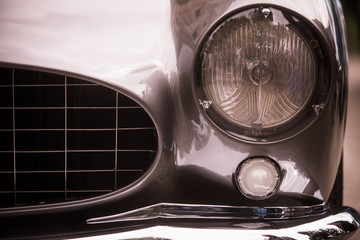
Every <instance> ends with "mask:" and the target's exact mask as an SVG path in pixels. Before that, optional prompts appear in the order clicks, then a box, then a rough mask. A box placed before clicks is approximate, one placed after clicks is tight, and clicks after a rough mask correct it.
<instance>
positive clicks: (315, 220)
mask: <svg viewBox="0 0 360 240" xmlns="http://www.w3.org/2000/svg"><path fill="white" fill-rule="evenodd" d="M249 6H265V7H267V6H271V7H277V8H280V9H287V11H291V12H294V13H295V14H297V15H298V16H300V17H301V18H302V19H304V20H306V21H307V22H308V23H309V24H311V25H312V26H313V28H314V29H315V30H316V31H317V32H318V33H319V34H320V35H321V37H322V39H323V41H324V43H325V44H326V47H327V50H328V51H329V56H330V57H331V59H330V62H331V69H329V72H331V73H333V75H332V76H333V77H332V79H329V81H332V88H331V91H330V94H329V96H328V99H327V102H325V107H324V109H323V111H322V112H321V114H320V115H319V116H318V117H317V118H316V119H315V120H314V121H313V122H312V123H311V124H310V125H309V126H307V127H306V128H304V129H302V130H301V131H299V132H298V133H297V134H295V135H294V136H291V137H288V138H286V139H281V140H278V141H273V142H262V143H256V142H249V141H242V140H239V139H236V138H233V137H230V136H229V135H227V134H226V133H224V132H223V131H221V129H219V128H217V127H216V126H214V124H212V123H211V121H209V119H208V118H207V117H206V116H205V115H204V113H203V109H202V108H201V106H199V104H198V100H199V99H198V98H197V97H196V94H195V90H194V88H195V87H194V81H197V80H196V79H195V78H196V76H195V74H194V68H195V63H196V61H197V59H198V52H199V49H200V48H201V43H202V41H203V40H204V38H205V36H206V34H208V33H209V31H210V30H211V29H212V28H214V26H215V25H216V24H217V23H218V22H219V21H220V20H221V19H224V18H225V17H226V16H230V15H231V14H232V13H233V12H238V11H240V10H242V9H244V8H248V7H249ZM195 10H198V14H195V13H194V12H195ZM343 23H344V20H343V15H342V10H341V6H340V3H339V1H335V0H315V1H314V0H305V1H301V2H299V1H295V0H293V1H288V0H280V1H279V0H278V1H274V0H264V1H260V2H259V1H257V0H235V1H230V0H229V1H201V0H196V1H181V0H179V1H169V0H152V1H149V0H134V1H117V0H108V1H100V0H78V1H68V0H64V1H55V0H38V1H17V0H15V1H14V0H1V1H0V62H1V63H2V65H3V66H22V67H25V68H27V69H41V70H44V71H49V72H55V73H65V74H68V75H69V76H74V77H78V78H82V79H86V80H88V81H92V82H96V83H98V84H100V85H104V86H106V87H108V88H111V89H114V90H116V91H119V92H121V93H122V94H124V95H126V96H128V97H130V98H131V99H133V100H135V101H136V102H137V103H139V104H140V105H141V106H142V107H143V108H144V109H145V110H146V111H147V112H148V114H149V115H150V116H151V118H152V120H153V122H154V124H155V126H156V129H157V133H158V142H159V144H158V151H157V156H156V159H155V161H154V163H153V164H152V166H151V168H150V169H149V170H148V171H147V172H146V173H145V174H144V175H143V176H142V177H141V178H140V179H139V180H137V181H136V182H134V183H133V184H131V185H129V186H127V187H126V188H124V189H121V190H118V191H115V192H112V193H110V194H107V195H104V196H100V197H96V198H91V199H87V200H81V201H75V202H69V203H60V204H49V205H45V206H34V207H20V208H14V209H2V210H0V219H1V223H2V224H6V226H7V227H6V229H4V230H5V234H4V236H5V237H6V238H18V237H35V238H39V237H40V238H42V237H44V238H45V237H58V238H83V237H89V236H90V238H91V236H95V237H96V239H99V238H98V237H100V235H101V236H102V237H104V239H105V238H106V237H108V238H110V239H113V238H114V239H135V238H136V239H137V238H140V239H142V238H146V237H150V238H154V239H158V238H160V239H194V236H196V238H199V239H202V238H204V239H205V238H206V239H218V238H227V239H235V238H238V237H239V236H240V237H243V236H246V237H244V238H246V239H313V238H311V237H312V236H313V237H314V236H323V238H324V239H327V238H331V237H332V236H339V237H344V236H350V235H351V234H352V232H354V231H355V230H356V229H357V228H358V227H359V226H360V220H359V215H358V213H357V212H355V211H353V210H352V209H351V208H341V209H332V208H331V206H330V205H328V204H327V203H328V201H329V199H330V196H331V192H332V189H333V186H334V182H335V179H336V176H337V172H338V169H339V168H340V166H341V159H342V149H343V144H342V143H343V138H344V133H345V131H344V130H345V120H346V96H347V95H346V94H347V68H348V65H347V50H346V39H345V32H344V25H343ZM319 104H320V103H319ZM253 156H266V157H270V158H271V159H274V160H275V161H276V162H277V163H278V164H279V166H280V168H281V169H282V170H283V171H285V172H286V174H285V175H284V179H283V181H282V183H281V185H280V188H279V194H277V196H276V198H275V199H274V200H273V201H266V200H265V201H261V202H258V201H252V200H246V201H242V199H243V198H242V197H240V195H241V194H240V193H239V191H238V190H237V189H236V187H234V184H233V175H234V173H235V171H236V169H237V167H238V165H239V164H240V163H241V162H242V161H243V160H245V159H247V158H249V157H253ZM298 199H301V200H298ZM300 202H302V203H303V205H301V204H300ZM330 233H331V234H330ZM316 234H318V235H316ZM321 234H324V235H321Z"/></svg>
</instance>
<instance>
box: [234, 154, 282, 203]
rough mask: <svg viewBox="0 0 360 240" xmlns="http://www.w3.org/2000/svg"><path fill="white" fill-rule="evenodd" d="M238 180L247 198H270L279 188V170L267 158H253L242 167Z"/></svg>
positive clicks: (239, 170) (237, 176) (238, 173)
mask: <svg viewBox="0 0 360 240" xmlns="http://www.w3.org/2000/svg"><path fill="white" fill-rule="evenodd" d="M236 180H237V183H238V186H239V187H240V190H241V192H242V193H243V194H244V195H245V196H246V197H249V198H252V199H264V198H268V197H270V196H271V195H272V194H273V193H274V192H275V190H276V189H277V188H278V186H279V182H280V173H279V168H278V167H277V165H275V163H273V162H272V161H271V160H269V159H267V158H260V157H257V158H251V159H248V160H246V161H245V162H244V163H242V164H241V165H240V167H239V169H238V171H237V175H236Z"/></svg>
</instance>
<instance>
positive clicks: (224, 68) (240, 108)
mask: <svg viewBox="0 0 360 240" xmlns="http://www.w3.org/2000/svg"><path fill="white" fill-rule="evenodd" d="M298 22H299V19H297V18H296V17H294V16H291V15H290V14H286V15H285V14H284V13H283V12H282V11H281V10H277V9H274V8H263V7H258V8H253V9H249V10H246V11H243V12H241V13H239V14H237V15H235V16H233V17H230V18H229V19H227V20H226V21H224V22H223V23H222V24H220V26H219V27H217V28H216V29H215V31H213V33H212V34H211V35H210V37H209V38H208V39H207V40H206V42H205V44H204V46H203V49H202V51H201V59H200V64H201V66H200V70H199V73H200V79H201V88H202V89H201V90H202V94H203V99H200V100H205V101H206V103H209V102H210V103H211V110H210V113H209V115H211V116H210V117H211V118H212V120H213V121H214V122H215V123H217V124H218V125H224V126H226V127H225V129H226V128H228V129H229V130H230V131H233V132H236V128H242V129H245V130H243V133H245V135H253V136H256V137H258V136H260V137H266V136H268V135H271V134H274V133H277V132H279V131H278V130H279V129H281V127H282V126H284V125H286V124H288V123H289V122H291V121H292V120H293V119H294V118H297V117H298V116H299V115H300V113H301V112H302V111H303V110H304V108H306V107H307V106H309V101H310V99H311V98H312V96H313V93H314V89H315V88H316V84H317V73H318V72H317V69H318V59H317V58H318V56H316V53H317V52H316V50H315V48H319V46H314V45H315V44H312V41H311V40H312V39H308V38H306V36H305V37H304V36H303V35H302V34H300V30H299V27H298V26H297V24H298ZM315 43H316V44H318V42H317V41H315ZM302 117H304V116H302ZM221 127H223V126H221ZM234 129H235V130H234ZM246 129H247V130H246Z"/></svg>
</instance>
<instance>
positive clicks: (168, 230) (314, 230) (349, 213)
mask: <svg viewBox="0 0 360 240" xmlns="http://www.w3.org/2000/svg"><path fill="white" fill-rule="evenodd" d="M359 227H360V216H359V214H358V213H357V212H356V211H355V210H353V209H352V208H347V209H343V211H342V212H338V213H335V214H332V215H328V216H325V217H324V218H321V219H318V220H313V221H308V219H306V220H305V221H303V222H302V223H300V224H298V225H295V226H289V227H284V225H283V224H281V223H277V222H276V221H268V222H266V221H264V222H256V223H252V225H251V223H249V222H247V223H243V224H233V225H232V227H219V228H218V227H216V228H214V227H209V228H206V227H204V228H196V227H194V228H192V227H176V226H161V225H159V226H154V227H147V228H142V229H138V230H134V231H127V232H121V233H113V234H102V235H97V236H91V237H82V238H71V239H76V240H92V239H97V240H103V239H173V240H178V239H179V240H180V239H182V240H185V239H206V240H208V239H227V240H232V239H234V240H235V239H240V238H241V239H250V240H251V239H257V240H258V239H267V240H269V239H298V240H304V239H334V238H335V239H339V238H340V239H348V238H347V237H350V236H351V235H352V234H353V233H354V232H355V231H356V230H358V228H359ZM343 237H345V238H343Z"/></svg>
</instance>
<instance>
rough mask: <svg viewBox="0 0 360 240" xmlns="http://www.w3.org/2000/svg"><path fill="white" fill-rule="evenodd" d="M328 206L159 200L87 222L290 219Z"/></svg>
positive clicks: (318, 211)
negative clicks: (199, 202)
mask: <svg viewBox="0 0 360 240" xmlns="http://www.w3.org/2000/svg"><path fill="white" fill-rule="evenodd" d="M327 210H328V206H327V205H325V204H319V205H314V206H294V207H264V208H258V207H236V206H222V205H196V204H176V203H159V204H155V205H151V206H147V207H143V208H139V209H135V210H132V211H128V212H124V213H120V214H115V215H110V216H105V217H99V218H92V219H89V220H88V221H87V223H88V224H98V223H111V222H125V221H139V220H150V219H157V218H192V219H288V218H301V217H311V216H317V215H321V214H325V213H326V211H327Z"/></svg>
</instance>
